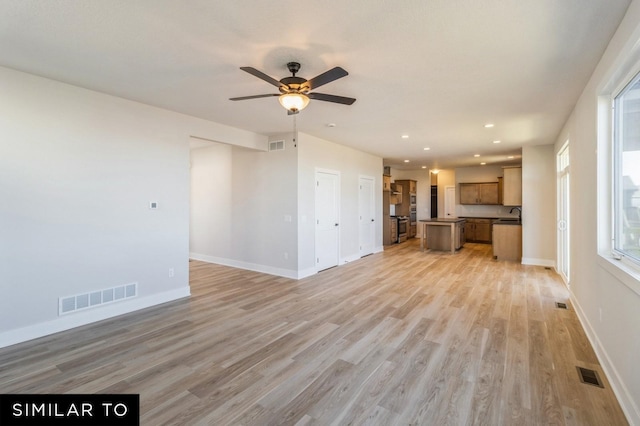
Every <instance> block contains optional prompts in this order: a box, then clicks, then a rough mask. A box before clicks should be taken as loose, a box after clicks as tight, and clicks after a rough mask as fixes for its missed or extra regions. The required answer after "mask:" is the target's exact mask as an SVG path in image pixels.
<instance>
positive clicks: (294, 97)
mask: <svg viewBox="0 0 640 426" xmlns="http://www.w3.org/2000/svg"><path fill="white" fill-rule="evenodd" d="M278 101H279V102H280V105H282V106H283V107H285V109H287V110H288V111H291V112H294V113H295V112H298V111H302V110H303V109H305V108H306V107H307V105H309V97H308V96H307V95H305V94H303V93H285V94H283V95H280V97H279V98H278Z"/></svg>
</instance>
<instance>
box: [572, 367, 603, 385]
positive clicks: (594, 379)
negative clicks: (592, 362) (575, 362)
mask: <svg viewBox="0 0 640 426" xmlns="http://www.w3.org/2000/svg"><path fill="white" fill-rule="evenodd" d="M576 368H577V369H578V376H580V381H581V382H582V383H586V384H588V385H593V386H597V387H599V388H604V386H603V385H602V382H601V381H600V376H598V372H597V371H595V370H589V369H588V368H582V367H576Z"/></svg>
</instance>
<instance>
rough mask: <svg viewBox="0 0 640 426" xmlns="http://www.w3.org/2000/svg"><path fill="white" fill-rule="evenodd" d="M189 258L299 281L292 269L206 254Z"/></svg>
mask: <svg viewBox="0 0 640 426" xmlns="http://www.w3.org/2000/svg"><path fill="white" fill-rule="evenodd" d="M189 258H190V259H194V260H200V261H202V262H207V263H215V264H217V265H224V266H231V267H232V268H239V269H246V270H247V271H254V272H262V273H264V274H269V275H277V276H279V277H285V278H291V279H294V280H297V279H299V277H298V271H295V270H292V269H284V268H275V267H273V266H267V265H260V264H257V263H250V262H243V261H240V260H234V259H227V258H224V257H217V256H208V255H206V254H199V253H189Z"/></svg>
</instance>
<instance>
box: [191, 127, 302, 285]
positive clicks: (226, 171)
mask: <svg viewBox="0 0 640 426" xmlns="http://www.w3.org/2000/svg"><path fill="white" fill-rule="evenodd" d="M270 139H274V140H276V139H278V140H280V139H287V140H286V144H285V150H282V151H271V152H265V151H259V150H255V149H249V148H243V147H235V146H230V145H226V144H211V147H205V148H198V149H194V150H193V151H191V239H190V248H189V251H190V257H191V258H192V259H197V260H203V261H206V262H213V263H219V264H223V265H229V266H233V267H238V268H243V269H249V270H253V271H259V272H265V273H269V274H275V275H282V276H286V277H291V278H296V277H297V255H296V252H297V224H296V220H295V218H296V216H297V214H296V213H297V170H296V167H297V149H296V148H295V147H294V144H293V143H292V137H291V135H290V134H289V135H278V136H273V137H271V138H270ZM288 218H291V220H290V221H288V220H289V219H288Z"/></svg>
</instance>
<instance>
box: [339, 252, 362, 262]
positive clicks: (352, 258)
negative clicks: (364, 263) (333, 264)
mask: <svg viewBox="0 0 640 426" xmlns="http://www.w3.org/2000/svg"><path fill="white" fill-rule="evenodd" d="M358 259H362V256H360V253H359V252H358V253H356V254H352V255H351V256H346V257H342V258H340V265H344V264H346V263H349V262H355V261H356V260H358Z"/></svg>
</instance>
